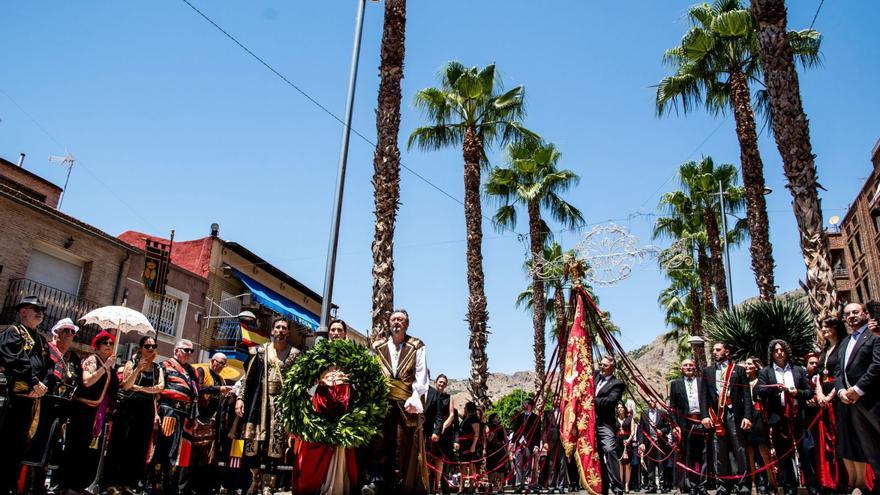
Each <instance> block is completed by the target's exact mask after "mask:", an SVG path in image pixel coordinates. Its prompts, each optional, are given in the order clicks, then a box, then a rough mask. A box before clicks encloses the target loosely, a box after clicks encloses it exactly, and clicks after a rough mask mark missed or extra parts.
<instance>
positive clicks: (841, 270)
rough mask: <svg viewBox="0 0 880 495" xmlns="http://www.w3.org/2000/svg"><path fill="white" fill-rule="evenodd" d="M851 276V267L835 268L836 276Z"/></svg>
mask: <svg viewBox="0 0 880 495" xmlns="http://www.w3.org/2000/svg"><path fill="white" fill-rule="evenodd" d="M848 277H849V269H848V268H835V269H834V278H848Z"/></svg>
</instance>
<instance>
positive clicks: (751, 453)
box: [745, 357, 776, 495]
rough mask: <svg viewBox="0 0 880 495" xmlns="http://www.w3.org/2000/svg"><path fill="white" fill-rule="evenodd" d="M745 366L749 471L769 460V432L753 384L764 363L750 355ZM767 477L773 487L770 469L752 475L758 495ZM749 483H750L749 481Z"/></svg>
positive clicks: (763, 489)
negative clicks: (749, 400) (749, 402)
mask: <svg viewBox="0 0 880 495" xmlns="http://www.w3.org/2000/svg"><path fill="white" fill-rule="evenodd" d="M745 367H746V376H747V377H748V379H749V388H750V390H751V393H752V406H753V407H752V411H753V412H752V418H751V421H752V428H751V429H750V430H749V431H748V432H746V445H747V449H746V451H747V452H748V457H749V469H748V470H747V471H749V472H750V471H754V470H755V469H757V468H760V467H763V466H764V465H765V464H767V463H768V462H770V432H769V431H768V430H767V418H766V412H765V411H764V407H763V404H762V402H761V398H760V397H758V391H757V390H756V389H755V386H756V385H757V384H758V373H760V371H761V368H763V367H764V364H763V363H762V362H761V360H760V359H758V358H756V357H750V358H747V359H746V366H745ZM768 477H769V478H770V482H771V483H772V485H773V486H774V489H775V486H776V479H775V476H774V475H773V470H772V469H768V470H766V471H764V472H761V473H758V474H757V475H756V476H752V478H753V480H754V482H755V487H756V488H757V490H758V495H766V493H767V489H768V486H767V485H768ZM749 485H751V483H749ZM749 488H751V486H749Z"/></svg>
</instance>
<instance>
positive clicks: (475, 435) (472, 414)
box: [456, 402, 480, 493]
mask: <svg viewBox="0 0 880 495" xmlns="http://www.w3.org/2000/svg"><path fill="white" fill-rule="evenodd" d="M479 441H480V418H479V417H478V416H477V405H476V404H475V403H473V402H468V403H466V404H465V405H464V420H462V422H461V429H460V430H459V432H458V440H457V441H456V443H457V444H458V447H459V450H458V451H459V461H460V462H461V483H460V484H459V485H458V493H465V492H467V493H473V491H474V486H475V484H476V478H475V473H476V469H475V466H476V464H475V463H476V462H477V461H478V460H479V457H478V453H477V452H478V449H477V444H478V443H479ZM465 485H467V486H468V488H467V490H466V489H465Z"/></svg>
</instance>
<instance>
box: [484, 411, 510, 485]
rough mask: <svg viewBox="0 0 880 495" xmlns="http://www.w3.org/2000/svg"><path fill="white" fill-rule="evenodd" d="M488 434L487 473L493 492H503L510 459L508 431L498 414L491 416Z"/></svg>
mask: <svg viewBox="0 0 880 495" xmlns="http://www.w3.org/2000/svg"><path fill="white" fill-rule="evenodd" d="M487 428H488V432H487V434H486V472H487V473H489V484H490V488H491V491H497V492H499V493H500V492H501V491H503V490H504V479H505V478H507V474H508V472H509V468H508V466H509V462H508V461H509V459H510V457H509V456H508V453H507V431H506V430H505V429H504V425H503V424H501V418H500V417H499V416H498V414H497V413H492V414H490V415H489V424H488V426H487Z"/></svg>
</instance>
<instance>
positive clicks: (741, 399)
mask: <svg viewBox="0 0 880 495" xmlns="http://www.w3.org/2000/svg"><path fill="white" fill-rule="evenodd" d="M731 362H733V361H731ZM703 381H704V382H706V392H707V393H706V395H705V396H704V397H703V398H702V399H701V400H703V401H705V402H706V410H707V414H706V416H704V417H707V418H708V417H709V415H708V410H709V409H714V410H715V411H716V412H717V411H718V389H717V387H716V386H715V365H714V364H713V365H710V366H706V368H704V369H703ZM727 396H728V397H729V398H730V400H731V403H732V404H733V417H734V418H735V419H736V424H737V426H739V424H740V422H742V420H743V418H748V420H749V421H751V420H752V393H751V391H750V389H749V377H748V376H747V375H746V369H745V368H743V367H742V366H740V365H738V364H737V365H735V366H734V368H733V371H732V372H731V374H730V384H729V385H728V388H727Z"/></svg>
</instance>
